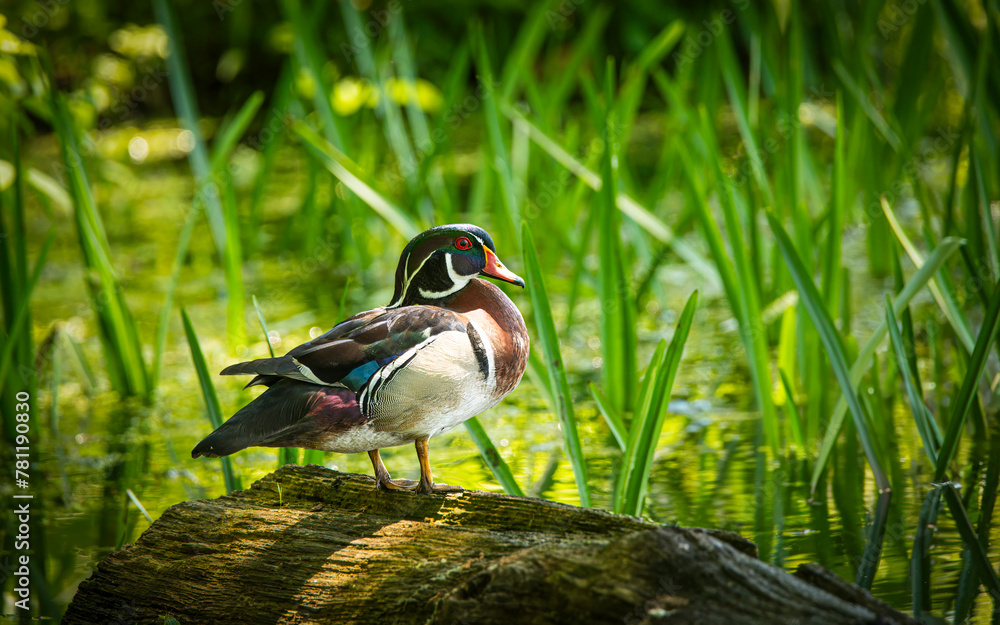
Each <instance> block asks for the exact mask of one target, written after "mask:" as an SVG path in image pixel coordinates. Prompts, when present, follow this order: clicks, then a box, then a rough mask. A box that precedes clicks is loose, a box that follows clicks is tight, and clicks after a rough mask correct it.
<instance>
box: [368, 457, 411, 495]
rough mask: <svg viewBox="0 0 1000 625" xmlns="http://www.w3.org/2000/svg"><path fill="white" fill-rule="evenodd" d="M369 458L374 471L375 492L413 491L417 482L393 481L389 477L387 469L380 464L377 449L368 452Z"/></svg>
mask: <svg viewBox="0 0 1000 625" xmlns="http://www.w3.org/2000/svg"><path fill="white" fill-rule="evenodd" d="M368 457H369V458H371V461H372V467H373V468H374V469H375V488H376V489H377V490H414V489H415V488H416V487H417V482H414V481H413V480H394V479H392V477H391V476H390V475H389V471H388V469H386V468H385V465H384V464H382V456H380V455H379V453H378V450H377V449H373V450H371V451H369V452H368Z"/></svg>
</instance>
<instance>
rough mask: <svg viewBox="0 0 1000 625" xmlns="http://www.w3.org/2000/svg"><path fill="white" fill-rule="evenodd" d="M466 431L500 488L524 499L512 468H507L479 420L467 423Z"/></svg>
mask: <svg viewBox="0 0 1000 625" xmlns="http://www.w3.org/2000/svg"><path fill="white" fill-rule="evenodd" d="M465 429H466V431H468V432H469V436H470V437H471V438H472V442H474V443H475V444H476V447H477V448H478V449H479V455H480V456H482V457H483V462H485V463H486V466H488V467H489V468H490V471H492V472H493V476H494V477H496V478H497V481H498V482H500V486H502V487H503V490H504V492H505V493H507V494H508V495H515V496H517V497H524V491H523V490H521V486H520V485H519V484H518V483H517V480H516V479H514V474H513V473H512V472H511V470H510V467H509V466H507V463H506V462H504V460H503V458H502V457H501V456H500V452H499V451H498V450H497V448H496V445H494V444H493V441H492V440H490V436H489V434H487V433H486V430H485V429H483V426H482V424H481V423H480V422H479V419H477V418H476V417H472V418H471V419H469V420H468V421H466V422H465Z"/></svg>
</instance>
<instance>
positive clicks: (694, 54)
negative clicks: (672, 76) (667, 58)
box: [672, 0, 750, 69]
mask: <svg viewBox="0 0 1000 625" xmlns="http://www.w3.org/2000/svg"><path fill="white" fill-rule="evenodd" d="M733 4H734V5H735V6H736V10H737V11H744V10H746V8H747V7H748V6H750V0H733ZM735 21H736V12H734V11H733V10H732V9H722V10H721V11H718V12H717V13H715V15H713V16H712V17H711V18H710V19H707V20H702V22H701V25H702V26H704V27H705V28H704V30H702V31H700V32H698V33H697V34H695V35H688V36H686V37H685V38H684V41H683V42H682V43H681V45H680V49H678V50H677V52H674V54H673V56H672V58H673V60H674V64H676V66H677V69H683V68H684V67H687V66H688V65H691V64H692V63H694V62H695V60H697V59H698V57H700V56H701V55H702V53H703V52H705V50H706V49H708V47H709V46H711V45H712V44H713V43H715V40H716V39H718V38H719V36H720V35H722V33H723V32H725V30H726V27H727V26H730V25H732V23H733V22H735Z"/></svg>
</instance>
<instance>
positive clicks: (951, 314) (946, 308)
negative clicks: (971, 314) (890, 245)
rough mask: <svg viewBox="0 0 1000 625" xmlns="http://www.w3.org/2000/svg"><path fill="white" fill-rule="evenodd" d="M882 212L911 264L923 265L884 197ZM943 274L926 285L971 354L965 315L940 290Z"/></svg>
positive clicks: (949, 294)
mask: <svg viewBox="0 0 1000 625" xmlns="http://www.w3.org/2000/svg"><path fill="white" fill-rule="evenodd" d="M881 204H882V211H883V212H884V213H885V217H886V219H887V220H888V222H889V226H890V227H891V228H892V231H893V232H894V233H895V234H896V238H898V239H899V243H900V245H902V246H903V249H904V250H906V255H907V256H909V257H910V260H912V261H913V264H914V265H916V266H917V267H920V266H921V265H923V264H924V258H923V256H922V255H921V254H920V252H918V251H917V248H916V246H915V245H913V242H912V241H910V238H909V237H908V236H906V232H904V231H903V227H902V226H900V225H899V220H898V219H897V218H896V213H894V212H893V210H892V208H891V207H890V206H889V202H887V201H886V199H885V196H882V198H881ZM943 278H944V274H943V273H938V274H937V275H936V276H935V277H934V278H933V279H932V280H931V281H930V284H929V285H928V288H929V289H930V291H931V294H932V295H933V296H934V299H935V301H937V303H938V306H939V307H940V308H941V312H943V313H944V314H945V317H947V318H948V322H949V323H950V324H951V327H952V328H954V329H955V334H957V335H958V338H959V340H960V341H962V345H963V346H964V347H965V350H966V351H967V352H969V353H971V352H972V348H973V344H974V341H973V339H972V330H971V329H970V328H969V320H968V319H967V318H966V316H965V313H964V312H962V309H961V307H960V306H959V304H958V299H957V298H956V296H955V294H954V293H953V292H952V290H951V289H948V288H944V289H942V286H944V284H943Z"/></svg>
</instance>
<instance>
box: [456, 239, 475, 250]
mask: <svg viewBox="0 0 1000 625" xmlns="http://www.w3.org/2000/svg"><path fill="white" fill-rule="evenodd" d="M455 247H457V248H458V249H460V250H471V249H472V241H470V240H469V237H458V240H457V241H455Z"/></svg>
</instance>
